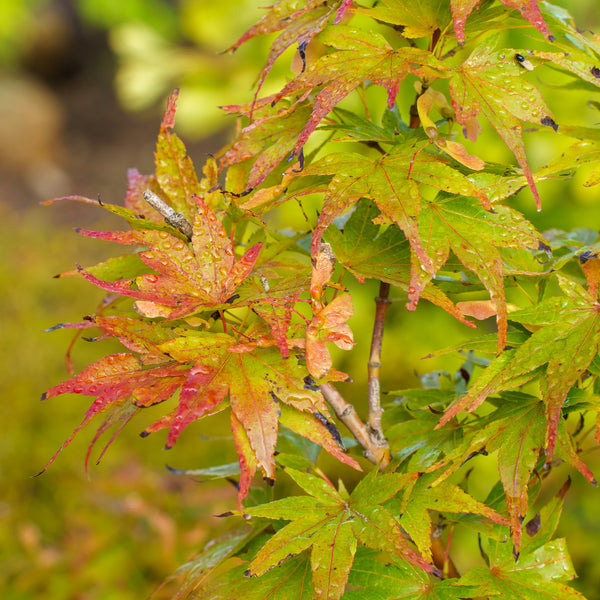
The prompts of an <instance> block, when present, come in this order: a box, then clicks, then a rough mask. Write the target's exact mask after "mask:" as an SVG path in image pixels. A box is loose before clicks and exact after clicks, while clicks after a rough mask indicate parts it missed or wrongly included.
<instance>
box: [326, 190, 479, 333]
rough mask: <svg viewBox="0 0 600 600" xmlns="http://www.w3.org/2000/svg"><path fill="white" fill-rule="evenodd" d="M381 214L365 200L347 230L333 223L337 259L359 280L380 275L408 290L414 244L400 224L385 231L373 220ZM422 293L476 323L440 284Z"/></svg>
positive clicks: (331, 232)
mask: <svg viewBox="0 0 600 600" xmlns="http://www.w3.org/2000/svg"><path fill="white" fill-rule="evenodd" d="M340 193H341V192H340ZM379 214H381V213H380V211H379V210H378V209H377V206H376V205H375V204H374V203H372V202H369V201H366V200H361V201H359V202H358V204H357V207H356V210H355V211H354V212H353V213H352V215H351V216H350V218H349V219H348V221H347V222H346V223H345V225H344V231H343V233H342V232H340V231H339V230H338V229H337V228H336V227H330V228H329V229H328V230H327V232H326V234H325V235H326V239H327V241H328V242H330V243H331V245H332V248H333V251H334V254H335V257H336V260H337V261H338V262H339V263H340V264H342V265H343V266H344V267H345V268H346V269H348V271H350V273H352V274H353V275H354V276H355V277H356V278H357V279H358V280H359V281H361V282H362V281H364V280H365V278H368V279H377V280H380V281H385V282H387V283H390V284H392V285H393V286H395V287H399V288H400V289H403V290H404V291H405V292H407V293H408V292H409V289H410V286H411V255H410V244H409V242H408V240H407V239H406V237H405V236H404V235H403V234H402V233H401V231H400V230H399V229H398V228H396V227H388V228H387V229H386V230H385V231H383V233H381V227H380V226H379V225H375V223H373V220H374V219H376V218H377V217H378V216H379ZM421 297H422V298H424V299H425V300H428V301H429V302H431V303H433V304H435V305H437V306H439V307H441V308H443V309H444V310H445V311H446V312H447V313H449V314H451V315H452V316H454V317H455V318H457V319H458V320H460V321H461V322H463V323H465V324H466V325H469V326H473V324H472V323H471V322H470V321H468V320H466V319H465V317H464V316H463V314H462V313H461V312H460V311H459V310H458V308H457V307H456V305H455V304H454V303H453V302H452V301H451V300H450V299H449V298H448V297H447V296H446V295H445V294H444V293H443V292H442V291H441V290H440V289H439V288H437V287H435V286H433V285H431V284H429V283H428V284H426V285H425V286H424V288H423V290H422V291H421Z"/></svg>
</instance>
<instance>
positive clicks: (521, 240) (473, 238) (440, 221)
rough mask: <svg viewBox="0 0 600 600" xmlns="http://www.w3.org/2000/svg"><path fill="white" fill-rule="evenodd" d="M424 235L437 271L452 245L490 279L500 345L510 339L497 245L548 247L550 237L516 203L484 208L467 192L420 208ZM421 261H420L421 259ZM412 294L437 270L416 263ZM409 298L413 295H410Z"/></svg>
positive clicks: (481, 276) (472, 267)
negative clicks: (487, 209)
mask: <svg viewBox="0 0 600 600" xmlns="http://www.w3.org/2000/svg"><path fill="white" fill-rule="evenodd" d="M419 223H420V228H419V229H420V232H421V236H420V237H421V239H423V240H427V243H426V245H425V249H426V252H427V254H428V255H429V256H431V257H433V259H432V260H433V265H434V270H433V272H435V271H437V270H438V269H439V268H440V267H441V266H442V265H443V264H444V263H445V262H446V261H447V260H448V258H449V254H450V250H452V252H453V253H454V255H455V256H456V257H457V258H458V259H459V260H460V262H461V263H462V264H463V265H464V266H465V267H466V268H467V269H468V270H469V271H472V272H474V273H475V274H476V275H477V277H478V278H479V280H480V281H481V282H482V283H483V284H484V285H485V287H486V289H487V290H488V292H489V294H490V299H491V301H492V302H493V303H494V305H495V310H496V319H497V322H498V346H497V348H498V351H500V350H502V349H503V348H504V346H505V344H506V332H507V326H508V322H507V308H506V297H505V294H504V270H503V260H502V255H501V254H500V251H499V250H498V248H530V249H533V250H538V249H546V248H547V245H546V241H545V240H544V238H543V237H542V235H541V234H539V233H538V232H537V231H536V230H535V228H534V227H533V225H531V223H529V221H527V220H526V219H525V218H524V217H523V216H522V215H521V214H520V213H518V212H517V211H515V210H514V209H511V208H508V207H506V206H502V205H495V206H494V210H493V212H490V211H486V210H484V209H483V208H482V207H481V206H479V205H477V204H474V203H473V202H472V201H469V200H468V199H466V198H462V197H438V198H436V199H435V200H434V201H432V202H430V203H428V205H427V206H426V207H425V208H423V210H422V211H421V213H420V214H419ZM417 266H418V265H417ZM413 273H415V276H416V277H417V282H416V283H415V282H414V281H415V280H414V279H413V286H414V291H413V297H414V296H416V297H418V295H419V293H420V290H421V289H422V288H423V286H424V284H426V283H428V282H429V281H430V280H431V277H432V274H431V273H425V272H424V271H423V270H422V269H417V268H414V269H413ZM409 299H410V296H409Z"/></svg>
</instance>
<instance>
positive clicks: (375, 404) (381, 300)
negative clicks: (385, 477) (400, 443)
mask: <svg viewBox="0 0 600 600" xmlns="http://www.w3.org/2000/svg"><path fill="white" fill-rule="evenodd" d="M389 295H390V284H389V283H384V282H383V281H382V282H381V283H380V285H379V296H377V298H375V322H374V324H373V336H372V338H371V352H370V355H369V363H368V400H369V422H368V425H369V430H370V433H371V438H372V439H374V440H375V442H376V443H377V445H378V446H381V447H386V448H387V446H388V443H387V440H386V439H385V436H384V435H383V430H382V428H381V415H382V414H383V409H382V408H381V390H380V384H379V371H380V369H381V345H382V342H383V327H384V324H385V315H386V313H387V310H388V307H389V305H390V302H391V300H390V299H389Z"/></svg>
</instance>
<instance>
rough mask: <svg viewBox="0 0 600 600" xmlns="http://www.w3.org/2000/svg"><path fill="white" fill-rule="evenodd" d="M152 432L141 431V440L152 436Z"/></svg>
mask: <svg viewBox="0 0 600 600" xmlns="http://www.w3.org/2000/svg"><path fill="white" fill-rule="evenodd" d="M150 433H151V432H150V431H141V432H140V437H141V438H147V437H148V436H149V435H150Z"/></svg>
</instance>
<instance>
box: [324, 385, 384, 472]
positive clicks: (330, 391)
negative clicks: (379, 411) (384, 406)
mask: <svg viewBox="0 0 600 600" xmlns="http://www.w3.org/2000/svg"><path fill="white" fill-rule="evenodd" d="M321 393H322V394H323V396H324V397H325V400H327V402H329V405H330V406H331V408H333V410H334V412H335V414H336V415H337V417H338V419H339V420H340V421H341V422H342V423H343V424H344V425H345V426H346V427H347V428H348V429H349V430H350V432H351V433H352V435H353V436H354V438H355V439H356V441H357V442H358V443H359V444H360V445H361V446H362V447H363V448H364V449H365V451H364V456H365V458H367V459H368V460H370V461H371V462H372V463H373V464H379V468H380V469H383V468H385V467H386V466H387V465H388V464H389V462H390V451H389V448H388V447H387V444H386V445H385V446H381V445H379V444H378V443H377V441H376V440H374V439H373V436H372V434H371V432H370V430H369V427H367V425H365V424H364V423H363V422H362V421H361V420H360V417H359V416H358V415H357V414H356V410H355V408H354V406H352V404H350V403H348V402H346V400H344V398H343V396H342V395H341V394H340V393H339V392H338V391H337V390H336V389H335V388H334V387H333V385H332V384H331V383H323V384H322V385H321Z"/></svg>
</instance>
